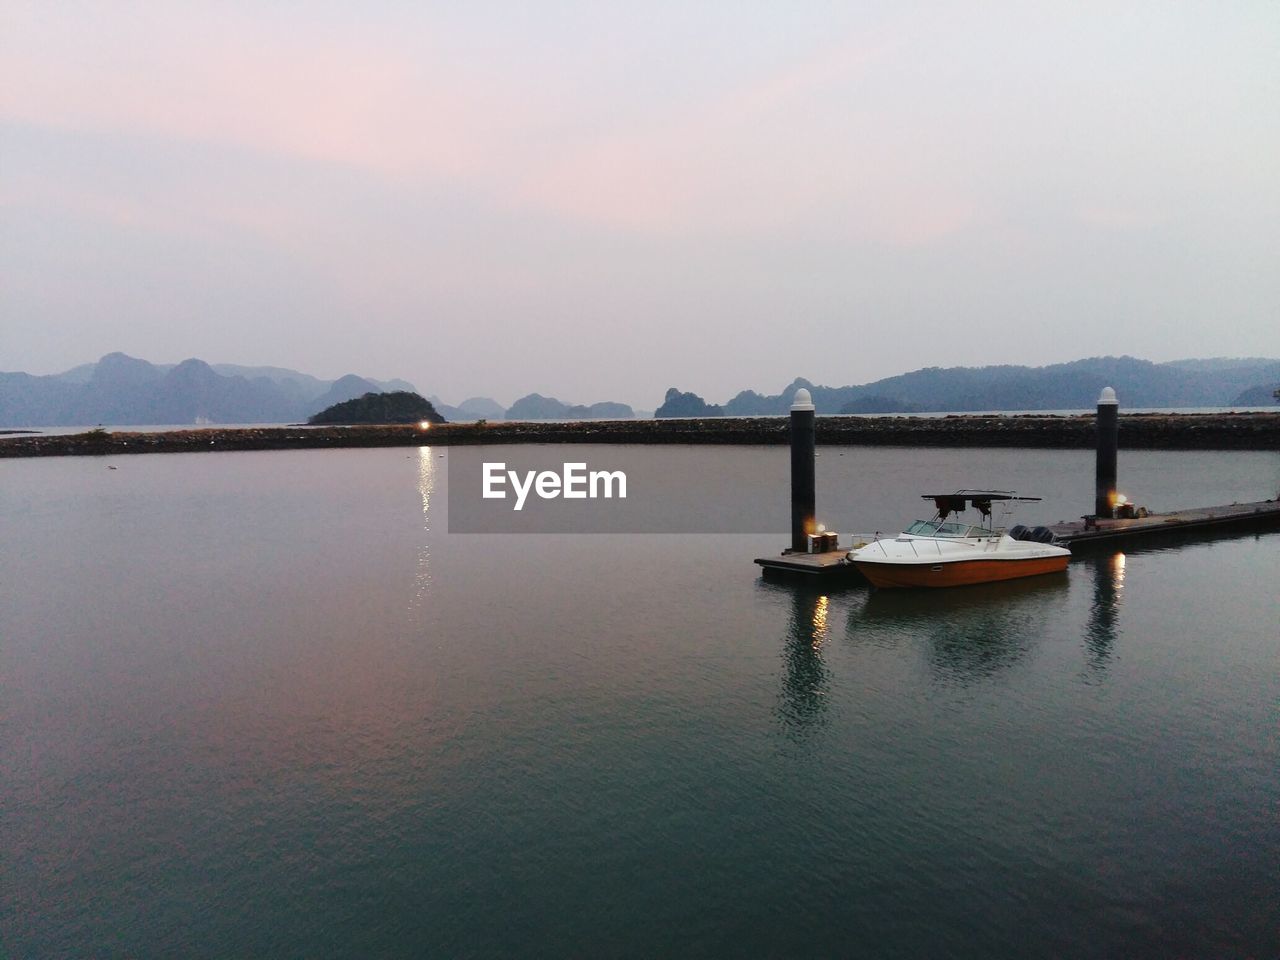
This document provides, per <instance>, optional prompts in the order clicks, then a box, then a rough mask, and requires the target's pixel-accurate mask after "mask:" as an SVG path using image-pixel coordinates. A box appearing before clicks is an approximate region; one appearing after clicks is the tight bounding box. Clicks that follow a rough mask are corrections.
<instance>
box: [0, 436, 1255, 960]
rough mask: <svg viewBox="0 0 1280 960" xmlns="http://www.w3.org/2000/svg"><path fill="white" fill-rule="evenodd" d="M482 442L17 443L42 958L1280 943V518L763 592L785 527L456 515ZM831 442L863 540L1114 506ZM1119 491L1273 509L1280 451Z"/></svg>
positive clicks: (25, 722)
mask: <svg viewBox="0 0 1280 960" xmlns="http://www.w3.org/2000/svg"><path fill="white" fill-rule="evenodd" d="M583 449H584V450H585V455H586V456H587V457H588V458H590V457H591V456H593V455H599V456H604V455H605V454H603V453H601V452H600V451H599V450H595V451H594V452H593V450H592V448H583ZM441 453H442V451H439V450H435V451H433V450H430V449H425V450H423V451H405V450H368V451H362V450H350V451H348V450H337V451H299V452H288V453H277V452H266V453H238V454H231V453H226V454H217V455H201V454H196V455H163V456H159V455H157V456H140V457H129V458H117V459H114V460H112V461H110V463H111V464H114V465H116V466H117V467H118V469H117V470H113V471H108V470H107V469H106V466H107V461H103V460H97V459H89V458H85V459H50V460H33V461H6V462H3V463H2V464H0V724H2V730H0V733H2V736H0V762H2V767H0V769H2V770H3V780H0V817H2V818H3V823H2V826H3V830H2V832H0V850H2V851H3V860H2V862H0V867H2V871H3V886H2V887H0V934H2V936H0V954H6V955H8V956H12V957H41V958H43V957H64V956H65V957H86V956H92V957H126V956H127V957H173V956H184V957H249V956H268V955H270V956H290V957H325V956H370V957H376V956H388V957H397V956H407V957H418V956H439V957H454V956H500V955H541V956H560V955H567V956H592V957H594V956H602V955H603V956H613V955H628V956H665V955H685V956H723V957H740V956H867V957H944V956H956V957H984V958H987V957H1011V956H1016V957H1067V956H1080V957H1094V956H1097V957H1116V956H1139V957H1141V956H1153V957H1163V956H1187V957H1201V956H1222V957H1234V956H1238V957H1248V956H1254V957H1270V956H1275V955H1276V954H1277V951H1278V949H1280V871H1278V870H1277V863H1280V780H1278V777H1277V770H1278V769H1280V739H1278V738H1277V732H1278V730H1280V628H1278V627H1277V601H1276V593H1275V589H1276V583H1277V581H1278V580H1280V535H1277V534H1266V535H1252V534H1251V535H1246V536H1241V537H1236V538H1220V539H1214V540H1209V541H1200V542H1192V543H1186V544H1182V545H1170V546H1169V547H1168V548H1167V549H1161V550H1150V551H1141V552H1133V553H1130V554H1129V555H1127V556H1125V555H1121V554H1111V553H1108V554H1103V555H1100V556H1097V557H1092V558H1088V559H1084V558H1082V559H1078V560H1077V561H1075V562H1073V564H1072V565H1071V568H1070V570H1069V571H1068V573H1067V574H1065V575H1062V576H1059V577H1050V578H1043V579H1041V580H1038V581H1026V582H1023V583H1015V584H1006V585H994V586H989V587H975V588H970V589H965V590H960V591H951V592H943V593H937V594H925V595H920V594H905V595H904V594H895V593H891V592H874V591H869V590H865V589H849V590H844V591H842V592H833V593H830V594H821V593H817V592H813V591H809V590H804V589H799V588H794V587H787V586H778V585H773V584H770V583H767V582H764V581H762V580H760V579H759V577H758V576H757V574H756V572H755V568H754V566H753V565H752V564H751V563H750V559H751V558H752V557H753V556H756V555H759V554H761V553H765V552H774V551H776V550H777V549H779V548H780V547H781V545H782V544H781V542H780V541H779V539H778V537H776V536H731V535H722V536H701V537H692V536H678V535H651V536H626V537H605V536H570V535H558V536H550V535H544V536H535V535H525V536H514V537H500V536H478V535H472V536H463V535H457V534H454V535H448V534H446V533H445V532H444V531H445V525H444V523H443V519H442V518H443V516H444V514H443V508H444V506H445V503H446V501H447V489H446V487H447V481H446V473H445V471H444V463H445V461H444V460H443V459H441V456H440V455H441ZM633 453H634V454H635V455H640V454H639V453H638V452H635V451H633ZM643 455H644V456H649V457H659V458H666V459H667V460H668V461H669V469H670V472H671V474H672V476H674V477H676V478H677V479H681V478H683V479H681V482H687V483H688V484H691V485H693V484H698V483H701V484H703V485H705V484H708V483H711V482H715V483H717V484H719V485H720V486H722V487H723V490H722V491H720V493H719V495H720V496H721V497H723V498H725V499H726V500H727V501H730V502H732V501H734V500H735V498H750V497H751V496H754V495H756V494H758V493H759V489H757V488H759V487H760V486H761V485H768V484H772V483H774V482H775V481H776V478H777V477H780V476H785V470H786V459H785V458H786V451H785V450H782V449H717V448H670V449H669V448H646V449H645V450H644V451H643ZM819 464H820V476H819V482H820V489H819V499H820V503H821V504H822V505H823V509H824V510H825V511H828V512H829V514H830V515H831V517H832V520H833V522H834V523H835V524H836V525H838V526H840V528H841V529H876V528H886V529H887V528H891V527H893V526H895V525H900V523H901V521H902V520H903V519H905V518H907V517H909V516H911V515H913V514H914V513H916V512H918V508H917V506H916V504H917V503H918V500H917V498H916V494H918V493H920V492H924V491H925V490H928V489H931V488H934V487H939V488H941V489H946V488H948V487H955V486H961V485H980V484H989V483H996V482H1000V483H1001V484H1002V485H1004V486H1008V487H1013V488H1016V489H1020V490H1022V491H1024V492H1028V493H1041V494H1043V495H1044V496H1045V497H1046V503H1045V505H1044V508H1043V509H1044V513H1043V514H1042V515H1040V516H1033V517H1026V518H1025V519H1028V520H1032V519H1040V520H1056V519H1061V518H1064V517H1071V516H1075V515H1078V514H1079V513H1083V512H1086V511H1087V510H1088V509H1089V504H1090V503H1091V501H1092V460H1091V457H1090V456H1089V454H1087V453H1083V452H1075V451H1057V452H1040V451H1033V452H1028V451H973V450H964V451H912V450H892V449H890V450H865V449H850V450H845V451H839V450H835V449H834V448H823V458H822V459H821V460H820V461H819ZM976 467H980V469H975V468H976ZM1121 475H1122V488H1124V489H1126V490H1131V491H1133V493H1132V495H1134V498H1135V499H1137V500H1139V502H1143V503H1147V504H1148V505H1150V506H1152V507H1153V508H1173V507H1178V506H1194V505H1200V504H1209V503H1219V502H1229V501H1231V500H1233V499H1242V500H1243V499H1260V498H1264V497H1268V496H1274V495H1275V494H1276V491H1277V487H1278V486H1280V457H1276V456H1275V455H1271V454H1246V455H1240V454H1232V455H1223V454H1186V453H1179V454H1159V453H1148V454H1139V453H1130V454H1123V455H1122V460H1121ZM784 497H785V492H784V490H782V489H778V490H777V491H776V499H777V500H778V507H779V509H780V510H781V511H785V510H786V503H785V500H784V499H783V498H784ZM783 524H784V525H785V519H784V520H783Z"/></svg>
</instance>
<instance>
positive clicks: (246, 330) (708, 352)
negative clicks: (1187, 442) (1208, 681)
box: [0, 0, 1280, 409]
mask: <svg viewBox="0 0 1280 960" xmlns="http://www.w3.org/2000/svg"><path fill="white" fill-rule="evenodd" d="M1278 50H1280V4H1277V3H1276V2H1274V0H1264V2H1234V3H1219V2H1214V3H1200V2H1194V0H1187V2H1179V3H1167V2H1160V3H1144V2H1133V3H1120V4H1116V3H1105V4H1104V3H1081V4H1066V3H1059V2H1045V3H1041V2H1009V3H945V4H936V5H935V4H901V3H896V2H885V3H870V2H868V3H857V2H848V3H821V2H815V3H804V4H788V3H778V2H769V3H761V2H755V0H735V2H732V3H728V2H715V0H712V2H707V3H700V4H699V3H687V2H679V3H668V2H665V0H656V2H649V3H628V4H616V3H610V2H558V0H548V2H545V3H531V4H524V3H515V2H503V3H498V2H490V0H476V2H470V3H430V2H421V3H410V2H397V3H392V2H377V0H374V2H367V3H361V4H354V3H348V4H340V3H326V2H318V0H317V2H306V3H303V2H297V3H292V2H272V3H259V2H254V3H240V2H233V0H223V2H217V3H208V4H204V3H196V2H190V3H168V2H159V0H157V2H152V3H131V2H127V0H118V2H72V0H40V2H34V3H15V2H8V0H0V211H2V217H3V226H2V228H0V370H26V371H28V372H31V373H53V372H58V371H61V370H64V369H66V368H68V367H71V366H73V365H75V364H78V363H82V362H85V361H88V360H93V359H96V358H97V357H98V356H100V355H101V354H103V353H107V352H109V351H112V350H123V351H125V352H126V353H130V354H133V355H135V356H141V357H144V358H146V359H149V360H153V361H156V362H176V361H179V360H182V359H184V358H186V357H191V356H197V357H201V358H202V359H205V360H208V361H210V362H227V363H243V364H270V365H277V366H288V367H294V368H297V369H301V370H305V371H307V372H310V373H314V374H316V375H318V376H325V377H336V376H339V375H341V374H344V373H347V372H357V373H361V374H364V375H366V376H374V377H381V378H390V377H404V378H407V379H409V380H412V381H413V382H414V383H415V384H417V386H418V387H419V388H420V389H421V390H422V391H423V392H425V393H436V394H439V395H440V396H442V397H444V398H445V399H446V400H448V401H450V402H457V401H459V400H461V399H463V398H464V397H467V396H472V395H476V394H483V395H488V396H492V397H495V398H497V399H498V400H500V401H502V402H503V403H510V402H511V401H512V400H513V399H515V398H516V397H518V396H520V395H522V394H525V393H528V392H531V391H537V392H540V393H544V394H552V395H555V396H558V397H560V398H561V399H563V400H566V401H570V402H579V403H589V402H593V401H597V400H605V399H611V400H623V401H627V402H630V403H632V404H634V405H636V406H638V407H643V408H647V409H652V408H653V407H655V406H657V404H658V403H660V402H661V397H662V393H663V392H664V391H665V389H666V388H667V387H668V386H672V385H676V386H680V387H681V388H682V389H691V390H695V391H697V392H698V393H701V394H703V395H704V396H706V397H707V398H708V399H711V400H724V399H727V398H728V396H730V395H731V394H732V393H733V392H735V391H737V390H738V389H740V388H743V387H754V388H757V389H762V390H766V391H767V392H776V390H777V389H779V388H780V387H782V386H783V385H784V384H785V383H786V382H788V381H789V380H791V379H792V378H793V377H795V376H804V377H808V378H809V379H811V380H814V381H817V382H823V383H829V384H845V383H861V382H865V381H868V380H873V379H877V378H879V377H882V376H889V375H892V374H895V373H901V372H904V371H907V370H912V369H917V368H919V367H924V366H953V365H968V366H975V365H982V364H988V363H1025V364H1032V365H1039V364H1045V363H1054V362H1058V361H1063V360H1072V359H1077V358H1079V357H1084V356H1092V355H1098V354H1106V353H1113V354H1120V353H1128V354H1132V355H1135V356H1140V357H1146V358H1149V359H1152V360H1170V359H1176V358H1181V357H1204V356H1273V357H1274V356H1280V269H1278V268H1277V262H1278V258H1280V58H1278V54H1277V51H1278Z"/></svg>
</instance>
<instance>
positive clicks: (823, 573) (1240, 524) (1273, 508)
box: [756, 500, 1280, 583]
mask: <svg viewBox="0 0 1280 960" xmlns="http://www.w3.org/2000/svg"><path fill="white" fill-rule="evenodd" d="M1048 526H1049V529H1050V530H1052V531H1053V534H1054V536H1055V537H1057V539H1058V542H1059V543H1061V544H1064V545H1066V546H1068V547H1070V548H1071V549H1072V551H1081V552H1083V551H1084V550H1085V549H1087V548H1089V547H1094V546H1096V547H1107V546H1119V545H1121V544H1130V543H1134V542H1138V543H1147V542H1150V541H1152V540H1155V539H1156V538H1158V537H1161V536H1165V535H1167V534H1177V533H1181V534H1186V533H1195V532H1201V531H1203V532H1209V531H1213V532H1219V531H1221V532H1230V531H1237V532H1241V533H1243V532H1245V531H1248V530H1260V529H1264V528H1266V527H1269V526H1280V500H1260V501H1258V502H1256V503H1231V504H1226V505H1224V506H1221V507H1200V508H1197V509H1195V510H1177V511H1175V512H1173V513H1153V514H1150V515H1149V516H1146V517H1138V518H1135V519H1132V520H1106V519H1102V520H1092V519H1090V520H1084V519H1081V520H1079V521H1077V522H1075V523H1056V524H1049V525H1048ZM849 549H850V548H849V547H847V546H846V547H842V548H840V549H839V550H829V551H827V552H825V553H790V552H788V553H783V554H780V555H778V556H776V557H757V558H756V563H757V564H759V565H760V567H761V568H762V569H763V572H764V573H765V574H766V575H768V574H782V575H785V576H799V577H806V578H809V577H813V578H821V579H823V580H848V581H849V582H851V583H860V582H865V580H864V579H863V577H862V575H861V574H860V573H858V571H857V569H856V568H854V566H853V564H849V563H844V562H843V561H844V557H845V555H846V554H847V553H848V552H849Z"/></svg>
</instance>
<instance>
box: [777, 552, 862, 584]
mask: <svg viewBox="0 0 1280 960" xmlns="http://www.w3.org/2000/svg"><path fill="white" fill-rule="evenodd" d="M848 552H849V548H848V547H843V548H841V549H839V550H828V551H827V552H825V553H783V554H780V555H778V556H776V557H757V558H756V563H758V564H759V565H760V567H761V568H762V570H763V572H764V573H765V574H779V573H781V574H786V575H791V576H804V577H821V578H822V579H824V580H827V579H845V578H848V579H850V580H852V581H853V582H855V583H856V582H859V581H862V582H864V583H865V582H866V581H865V580H863V577H862V574H860V573H859V572H858V570H857V568H856V567H854V565H853V564H851V563H845V562H844V558H845V554H847V553H848Z"/></svg>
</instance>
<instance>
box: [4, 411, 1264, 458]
mask: <svg viewBox="0 0 1280 960" xmlns="http://www.w3.org/2000/svg"><path fill="white" fill-rule="evenodd" d="M787 431H788V423H787V420H786V418H784V417H707V418H701V419H688V420H588V421H570V422H553V421H536V422H534V421H524V422H519V421H517V422H511V421H507V422H503V423H493V424H488V423H483V422H481V423H448V424H433V425H432V426H431V427H430V428H429V429H425V430H424V429H422V428H421V427H418V426H358V427H261V428H256V427H248V428H235V429H218V428H210V429H198V430H175V431H166V432H158V433H142V432H136V433H135V432H130V433H123V432H122V433H116V432H111V431H106V430H91V431H89V432H87V433H78V434H70V435H61V436H47V435H37V436H31V435H22V436H10V437H0V457H39V456H102V455H117V454H130V453H192V452H206V453H207V452H213V451H220V450H291V449H306V448H322V447H402V446H424V445H429V446H449V445H453V444H511V443H630V444H672V443H677V444H679V443H688V444H783V443H787V442H788V432H787ZM817 439H818V443H820V444H824V445H828V446H832V445H849V446H904V447H1028V448H1035V447H1041V448H1083V449H1088V448H1092V447H1093V445H1094V418H1093V415H1092V414H1084V415H1080V416H1044V415H1037V414H1026V415H1016V416H1004V415H994V414H992V415H950V416H941V417H903V416H894V417H859V416H833V417H819V418H818V420H817ZM1120 448H1121V449H1122V450H1124V449H1129V450H1280V411H1277V412H1275V413H1272V412H1266V413H1221V414H1220V413H1205V414H1128V415H1124V416H1121V418H1120Z"/></svg>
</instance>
